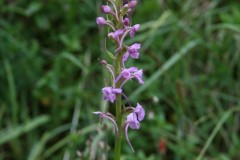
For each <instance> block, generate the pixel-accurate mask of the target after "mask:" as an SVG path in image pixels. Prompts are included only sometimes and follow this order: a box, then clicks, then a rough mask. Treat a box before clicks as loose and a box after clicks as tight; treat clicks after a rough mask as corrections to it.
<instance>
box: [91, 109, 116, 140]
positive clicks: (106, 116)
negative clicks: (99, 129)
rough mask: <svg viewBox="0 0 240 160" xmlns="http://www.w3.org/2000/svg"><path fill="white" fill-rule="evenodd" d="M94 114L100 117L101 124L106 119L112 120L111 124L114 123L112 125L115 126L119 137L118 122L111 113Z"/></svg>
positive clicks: (98, 112)
mask: <svg viewBox="0 0 240 160" xmlns="http://www.w3.org/2000/svg"><path fill="white" fill-rule="evenodd" d="M93 114H97V115H98V116H99V118H100V122H101V123H102V121H103V119H104V118H106V119H108V120H110V122H112V124H113V125H114V128H115V132H116V135H117V136H118V127H117V124H116V121H115V119H114V116H113V115H112V114H111V113H102V112H100V111H97V112H93Z"/></svg>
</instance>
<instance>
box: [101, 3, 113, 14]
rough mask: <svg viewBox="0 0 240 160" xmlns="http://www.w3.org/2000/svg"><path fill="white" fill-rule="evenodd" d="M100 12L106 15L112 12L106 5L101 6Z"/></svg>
mask: <svg viewBox="0 0 240 160" xmlns="http://www.w3.org/2000/svg"><path fill="white" fill-rule="evenodd" d="M102 11H103V12H104V13H106V14H108V13H110V12H111V11H112V10H111V8H110V7H109V6H107V5H102Z"/></svg>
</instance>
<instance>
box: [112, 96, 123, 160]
mask: <svg viewBox="0 0 240 160" xmlns="http://www.w3.org/2000/svg"><path fill="white" fill-rule="evenodd" d="M121 103H122V102H121V95H119V96H117V100H116V121H117V126H118V128H119V133H118V137H116V139H115V150H114V152H115V154H114V159H115V160H120V158H121V142H122V115H121V105H122V104H121Z"/></svg>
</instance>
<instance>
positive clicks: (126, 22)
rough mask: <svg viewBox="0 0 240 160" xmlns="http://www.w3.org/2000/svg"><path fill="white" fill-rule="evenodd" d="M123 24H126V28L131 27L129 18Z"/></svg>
mask: <svg viewBox="0 0 240 160" xmlns="http://www.w3.org/2000/svg"><path fill="white" fill-rule="evenodd" d="M123 24H124V26H129V24H130V20H129V18H124V20H123Z"/></svg>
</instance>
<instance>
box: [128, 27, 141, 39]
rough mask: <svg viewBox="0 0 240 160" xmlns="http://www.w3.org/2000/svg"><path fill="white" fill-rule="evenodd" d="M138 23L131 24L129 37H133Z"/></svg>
mask: <svg viewBox="0 0 240 160" xmlns="http://www.w3.org/2000/svg"><path fill="white" fill-rule="evenodd" d="M139 28H140V24H135V25H134V26H132V28H131V31H130V33H129V34H130V37H134V35H135V33H136V32H137V31H138V30H139Z"/></svg>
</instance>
